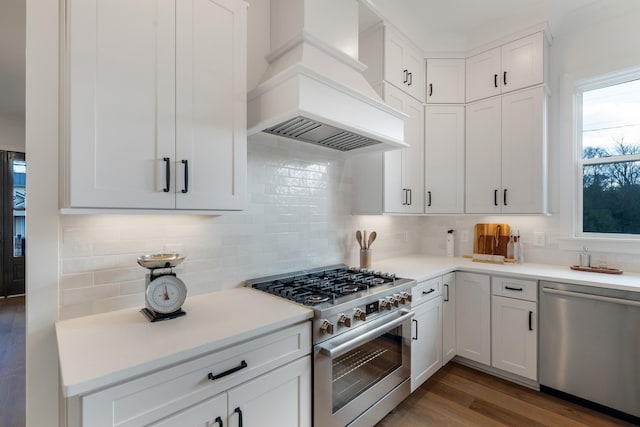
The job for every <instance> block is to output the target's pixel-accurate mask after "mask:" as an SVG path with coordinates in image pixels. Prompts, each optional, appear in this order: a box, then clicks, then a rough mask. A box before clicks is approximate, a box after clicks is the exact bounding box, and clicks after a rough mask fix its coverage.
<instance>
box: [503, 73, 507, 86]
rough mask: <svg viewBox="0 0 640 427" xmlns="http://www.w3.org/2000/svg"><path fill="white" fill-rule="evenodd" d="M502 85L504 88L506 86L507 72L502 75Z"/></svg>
mask: <svg viewBox="0 0 640 427" xmlns="http://www.w3.org/2000/svg"><path fill="white" fill-rule="evenodd" d="M502 83H504V85H505V86H506V85H507V72H506V71H505V72H504V73H503V74H502Z"/></svg>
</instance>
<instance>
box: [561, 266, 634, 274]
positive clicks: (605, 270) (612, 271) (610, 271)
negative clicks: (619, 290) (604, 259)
mask: <svg viewBox="0 0 640 427" xmlns="http://www.w3.org/2000/svg"><path fill="white" fill-rule="evenodd" d="M569 268H570V269H572V270H577V271H589V272H591V273H605V274H622V270H618V269H617V268H598V267H580V266H579V265H572V266H571V267H569Z"/></svg>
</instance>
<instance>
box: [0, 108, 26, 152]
mask: <svg viewBox="0 0 640 427" xmlns="http://www.w3.org/2000/svg"><path fill="white" fill-rule="evenodd" d="M24 120H25V118H24V114H9V113H4V114H3V113H0V150H6V151H19V152H22V153H24V146H25V143H24V132H25V129H24V126H25V124H24Z"/></svg>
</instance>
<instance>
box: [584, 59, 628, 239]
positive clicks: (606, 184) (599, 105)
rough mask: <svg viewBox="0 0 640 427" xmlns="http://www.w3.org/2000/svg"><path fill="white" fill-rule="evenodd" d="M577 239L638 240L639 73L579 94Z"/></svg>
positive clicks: (593, 85)
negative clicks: (595, 237) (612, 238)
mask: <svg viewBox="0 0 640 427" xmlns="http://www.w3.org/2000/svg"><path fill="white" fill-rule="evenodd" d="M578 108H579V112H580V113H579V117H578V119H579V120H578V124H579V131H578V141H579V142H580V144H579V148H580V155H579V160H578V176H579V179H578V186H579V188H578V235H582V236H589V235H593V236H601V237H632V236H635V237H640V70H639V71H636V73H635V74H634V75H629V74H627V75H625V76H618V77H615V78H606V79H601V80H599V81H597V82H592V83H591V84H588V85H584V86H582V87H580V88H579V89H578Z"/></svg>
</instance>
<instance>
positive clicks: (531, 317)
mask: <svg viewBox="0 0 640 427" xmlns="http://www.w3.org/2000/svg"><path fill="white" fill-rule="evenodd" d="M529 330H530V331H533V311H530V312H529Z"/></svg>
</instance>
